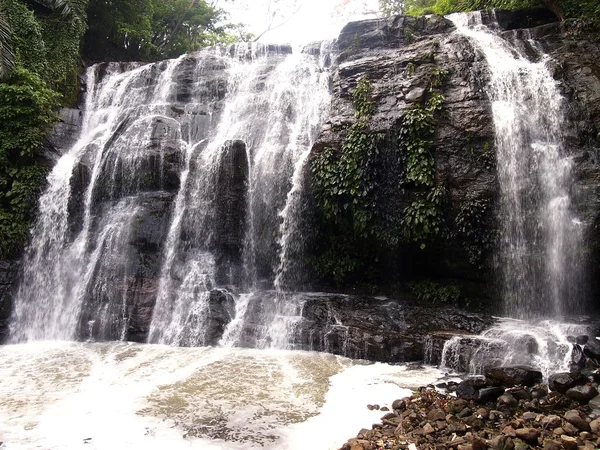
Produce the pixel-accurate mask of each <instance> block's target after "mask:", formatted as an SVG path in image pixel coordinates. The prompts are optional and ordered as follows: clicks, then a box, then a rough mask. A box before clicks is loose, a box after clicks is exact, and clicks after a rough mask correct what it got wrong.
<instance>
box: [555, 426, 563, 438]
mask: <svg viewBox="0 0 600 450" xmlns="http://www.w3.org/2000/svg"><path fill="white" fill-rule="evenodd" d="M552 434H554V435H556V436H562V435H563V434H565V430H563V428H562V427H557V428H555V429H554V430H552Z"/></svg>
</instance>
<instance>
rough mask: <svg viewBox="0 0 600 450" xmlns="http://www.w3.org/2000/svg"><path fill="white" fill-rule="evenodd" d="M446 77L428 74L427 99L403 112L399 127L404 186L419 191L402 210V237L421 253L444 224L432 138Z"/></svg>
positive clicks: (435, 72)
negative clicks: (416, 246)
mask: <svg viewBox="0 0 600 450" xmlns="http://www.w3.org/2000/svg"><path fill="white" fill-rule="evenodd" d="M447 75H448V73H447V71H445V70H443V69H439V68H438V69H434V70H433V71H432V72H431V75H430V79H429V82H428V85H429V98H428V99H427V101H426V102H425V103H424V104H418V105H415V106H413V107H412V108H410V109H409V110H408V111H406V112H405V114H404V116H403V118H402V124H401V127H400V142H401V148H402V150H403V154H404V157H405V160H406V169H405V174H404V183H405V184H408V185H413V186H414V187H416V188H420V189H422V191H420V192H418V193H417V194H416V199H415V200H414V201H413V202H412V203H410V204H409V205H408V206H407V207H406V208H405V209H404V213H403V219H402V225H403V235H404V239H405V240H406V241H408V242H415V243H418V244H420V246H421V248H422V249H423V248H425V247H426V245H427V242H430V241H432V240H433V239H434V238H435V237H436V236H438V235H439V233H440V230H441V226H442V222H443V206H444V202H445V197H446V191H445V189H444V188H443V187H440V186H437V187H436V186H435V159H434V157H433V151H434V147H433V141H432V138H433V135H434V134H435V126H436V123H437V120H438V117H439V114H440V112H441V111H442V109H443V103H444V97H443V95H442V94H441V93H440V92H439V90H440V89H441V88H442V87H443V84H444V81H445V79H446V77H447Z"/></svg>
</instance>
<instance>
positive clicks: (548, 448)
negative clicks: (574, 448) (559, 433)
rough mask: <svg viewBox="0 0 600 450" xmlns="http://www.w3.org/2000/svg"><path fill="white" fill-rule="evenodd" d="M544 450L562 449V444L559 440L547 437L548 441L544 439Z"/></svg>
mask: <svg viewBox="0 0 600 450" xmlns="http://www.w3.org/2000/svg"><path fill="white" fill-rule="evenodd" d="M543 450H562V445H561V443H560V442H558V441H554V440H552V439H547V440H546V441H544V447H543Z"/></svg>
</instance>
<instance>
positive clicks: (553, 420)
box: [542, 414, 562, 430]
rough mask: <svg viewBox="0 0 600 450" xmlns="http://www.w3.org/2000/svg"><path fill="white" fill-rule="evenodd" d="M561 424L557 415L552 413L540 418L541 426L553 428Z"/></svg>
mask: <svg viewBox="0 0 600 450" xmlns="http://www.w3.org/2000/svg"><path fill="white" fill-rule="evenodd" d="M561 424H562V420H561V418H560V417H559V416H557V415H555V414H552V415H550V416H545V417H544V418H542V426H543V427H544V428H547V429H550V430H553V429H554V428H557V427H560V426H561Z"/></svg>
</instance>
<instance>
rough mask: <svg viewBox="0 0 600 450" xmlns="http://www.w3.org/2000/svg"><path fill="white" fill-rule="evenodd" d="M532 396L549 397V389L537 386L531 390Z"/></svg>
mask: <svg viewBox="0 0 600 450" xmlns="http://www.w3.org/2000/svg"><path fill="white" fill-rule="evenodd" d="M530 394H531V397H533V398H538V399H539V398H544V397H545V396H547V395H548V389H546V388H544V387H541V386H537V387H535V388H533V389H532V390H531V392H530Z"/></svg>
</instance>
